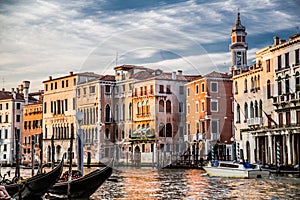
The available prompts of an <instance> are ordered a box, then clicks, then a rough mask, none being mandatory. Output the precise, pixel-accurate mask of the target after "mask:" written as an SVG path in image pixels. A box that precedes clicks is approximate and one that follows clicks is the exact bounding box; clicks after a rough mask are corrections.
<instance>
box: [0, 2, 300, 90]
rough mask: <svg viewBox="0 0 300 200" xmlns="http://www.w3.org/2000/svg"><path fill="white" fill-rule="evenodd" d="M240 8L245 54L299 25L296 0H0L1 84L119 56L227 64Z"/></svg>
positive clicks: (196, 66) (158, 62)
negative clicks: (232, 30)
mask: <svg viewBox="0 0 300 200" xmlns="http://www.w3.org/2000/svg"><path fill="white" fill-rule="evenodd" d="M238 8H239V10H240V12H241V20H242V23H243V25H245V26H246V30H247V33H248V36H247V42H248V46H249V51H248V58H249V60H248V62H251V61H253V59H254V58H255V52H256V51H257V50H258V49H261V48H264V47H266V46H268V45H272V43H273V36H275V35H277V36H279V37H280V38H283V39H288V36H290V35H292V34H294V33H296V32H297V31H299V30H297V28H296V27H299V26H300V21H299V16H300V12H299V10H300V1H297V0H294V1H292V0H286V1H280V0H274V1H272V0H251V1H249V0H244V1H234V0H211V1H204V0H198V1H197V0H194V1H185V0H164V1H162V0H147V1H141V0H126V1H122V0H98V1H96V0H87V1H83V0H82V1H61V0H57V1H55V0H54V1H42V0H36V1H29V0H24V1H4V0H2V1H0V27H1V28H0V78H1V82H0V86H1V87H2V86H3V82H2V80H3V79H4V81H5V82H4V87H5V88H6V89H8V90H9V89H10V88H12V87H17V85H18V84H20V83H21V82H22V81H23V80H29V81H31V91H35V90H38V89H42V81H44V80H47V78H48V76H50V75H51V76H53V77H58V76H62V75H66V74H68V73H69V72H70V71H74V72H83V71H93V72H95V73H99V74H113V73H114V72H113V67H114V66H115V65H116V64H118V65H121V64H136V65H144V66H146V67H150V68H153V69H157V68H162V69H164V70H166V71H175V70H178V69H181V70H183V72H184V74H195V73H202V74H204V73H207V72H210V71H213V70H217V71H223V72H227V71H228V69H229V66H230V60H231V58H230V53H229V50H228V49H229V43H230V32H231V28H232V26H233V25H234V23H235V19H236V14H237V9H238ZM116 57H117V59H116Z"/></svg>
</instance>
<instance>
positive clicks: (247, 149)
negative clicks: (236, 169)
mask: <svg viewBox="0 0 300 200" xmlns="http://www.w3.org/2000/svg"><path fill="white" fill-rule="evenodd" d="M246 153H247V155H246V159H248V161H249V162H250V160H251V157H250V143H249V141H247V142H246Z"/></svg>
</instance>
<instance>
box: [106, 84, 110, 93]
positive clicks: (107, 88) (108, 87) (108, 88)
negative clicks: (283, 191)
mask: <svg viewBox="0 0 300 200" xmlns="http://www.w3.org/2000/svg"><path fill="white" fill-rule="evenodd" d="M105 93H106V94H110V85H105Z"/></svg>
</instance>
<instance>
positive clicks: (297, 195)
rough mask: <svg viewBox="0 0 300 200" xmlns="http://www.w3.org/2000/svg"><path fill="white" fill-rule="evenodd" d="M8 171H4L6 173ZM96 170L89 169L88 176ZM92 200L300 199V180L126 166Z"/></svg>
mask: <svg viewBox="0 0 300 200" xmlns="http://www.w3.org/2000/svg"><path fill="white" fill-rule="evenodd" d="M6 170H8V169H2V173H3V172H5V171H6ZM92 170H94V168H90V169H85V173H88V172H89V171H92ZM12 171H13V170H12ZM30 173H31V170H21V174H23V175H30ZM44 199H45V198H44ZM90 199H93V200H96V199H109V200H112V199H122V200H132V199H139V200H140V199H188V200H194V199H272V200H277V199H300V179H299V178H298V179H297V178H287V177H275V176H271V177H270V178H268V179H229V178H217V177H208V176H206V175H205V172H204V171H202V170H196V169H189V170H183V169H172V170H170V169H160V170H158V169H153V168H139V169H136V168H125V167H124V168H115V170H114V172H113V174H112V176H111V177H110V178H109V180H107V181H106V182H105V183H104V184H103V185H102V186H101V187H100V188H99V189H98V190H97V192H96V193H94V194H93V195H92V196H91V198H90Z"/></svg>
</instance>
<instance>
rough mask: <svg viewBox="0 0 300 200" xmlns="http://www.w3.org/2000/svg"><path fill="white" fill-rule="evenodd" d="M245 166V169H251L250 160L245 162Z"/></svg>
mask: <svg viewBox="0 0 300 200" xmlns="http://www.w3.org/2000/svg"><path fill="white" fill-rule="evenodd" d="M243 165H244V167H245V168H246V169H247V168H251V166H250V163H249V161H248V159H246V162H245V161H244V162H243Z"/></svg>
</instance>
